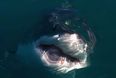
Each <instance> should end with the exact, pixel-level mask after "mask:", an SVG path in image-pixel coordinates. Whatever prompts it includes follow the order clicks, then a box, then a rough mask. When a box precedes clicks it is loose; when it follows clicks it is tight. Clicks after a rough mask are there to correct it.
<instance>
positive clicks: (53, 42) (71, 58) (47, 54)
mask: <svg viewBox="0 0 116 78" xmlns="http://www.w3.org/2000/svg"><path fill="white" fill-rule="evenodd" d="M86 49H87V44H86V43H84V41H83V40H82V39H80V38H79V37H78V35H77V34H68V33H65V34H63V35H59V34H57V35H53V36H43V37H41V38H40V39H39V40H37V43H36V46H35V50H36V52H37V53H38V54H39V56H40V59H41V61H42V62H43V63H44V65H45V66H47V67H50V68H52V69H54V70H55V71H58V72H62V73H67V72H69V71H71V70H74V69H80V68H84V67H86V66H87V62H86V60H87V53H86Z"/></svg>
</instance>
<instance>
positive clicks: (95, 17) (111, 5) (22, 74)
mask: <svg viewBox="0 0 116 78" xmlns="http://www.w3.org/2000/svg"><path fill="white" fill-rule="evenodd" d="M63 2H64V0H0V78H60V77H61V78H116V62H115V59H116V58H115V57H116V56H115V55H116V50H115V46H116V45H115V44H116V41H115V40H116V23H115V21H116V10H115V9H116V6H115V3H116V1H114V0H89V1H87V0H69V2H70V4H71V5H72V6H73V7H74V8H76V9H77V10H78V11H79V12H80V14H81V15H82V16H84V17H85V18H86V19H87V20H88V21H89V23H90V24H91V28H92V29H93V31H94V32H95V35H96V38H97V43H96V46H95V49H94V52H93V53H92V54H91V55H90V66H89V67H87V68H84V69H79V70H76V73H75V77H72V74H71V75H68V76H56V75H51V74H50V72H49V71H47V70H46V69H44V67H43V66H41V65H39V64H40V63H39V64H38V63H36V61H38V60H37V59H36V58H35V56H36V55H35V54H34V53H32V52H33V51H32V49H31V48H32V45H30V43H31V42H32V41H34V40H36V39H37V38H38V37H39V36H41V35H43V34H50V33H51V32H50V28H49V27H47V25H46V24H47V21H46V20H45V18H46V14H48V13H49V12H50V11H51V10H52V9H54V8H56V7H58V6H60V5H61V4H62V3H63ZM43 24H45V25H46V27H43V26H42V25H43ZM41 30H43V31H41ZM48 31H49V33H47V32H48ZM20 53H21V54H20ZM18 55H19V56H18Z"/></svg>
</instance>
